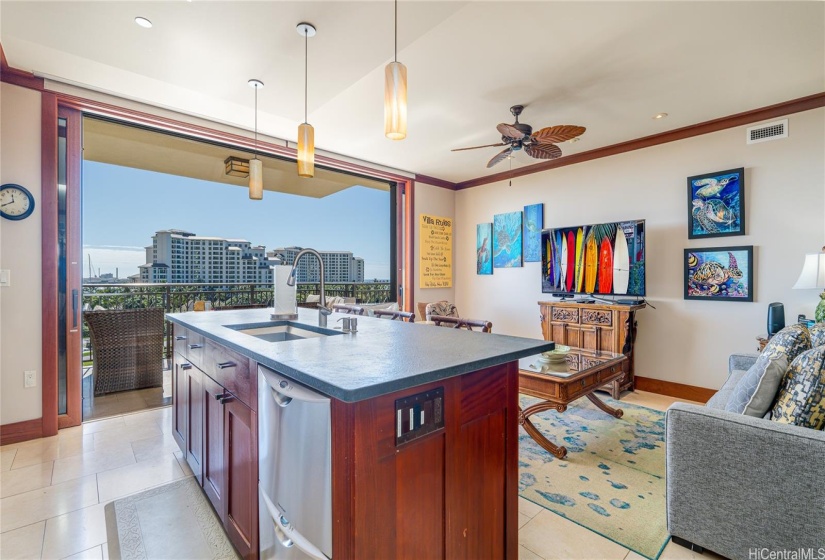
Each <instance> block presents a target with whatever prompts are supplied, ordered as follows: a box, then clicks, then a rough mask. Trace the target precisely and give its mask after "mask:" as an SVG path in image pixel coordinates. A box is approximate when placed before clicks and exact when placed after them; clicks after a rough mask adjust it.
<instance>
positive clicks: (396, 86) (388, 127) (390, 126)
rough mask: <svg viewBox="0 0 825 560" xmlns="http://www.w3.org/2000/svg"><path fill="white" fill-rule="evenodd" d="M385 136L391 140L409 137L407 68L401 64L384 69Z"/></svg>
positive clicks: (392, 64)
mask: <svg viewBox="0 0 825 560" xmlns="http://www.w3.org/2000/svg"><path fill="white" fill-rule="evenodd" d="M384 135H385V136H386V137H387V138H389V139H390V140H403V139H404V138H406V137H407V67H406V66H404V65H403V64H401V63H400V62H390V63H389V64H387V67H386V68H385V69H384Z"/></svg>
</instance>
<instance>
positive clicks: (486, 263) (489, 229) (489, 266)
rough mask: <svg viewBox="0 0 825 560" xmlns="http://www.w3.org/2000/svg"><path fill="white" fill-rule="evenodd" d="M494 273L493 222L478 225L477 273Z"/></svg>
mask: <svg viewBox="0 0 825 560" xmlns="http://www.w3.org/2000/svg"><path fill="white" fill-rule="evenodd" d="M492 273H493V224H490V223H488V224H478V225H476V274H492Z"/></svg>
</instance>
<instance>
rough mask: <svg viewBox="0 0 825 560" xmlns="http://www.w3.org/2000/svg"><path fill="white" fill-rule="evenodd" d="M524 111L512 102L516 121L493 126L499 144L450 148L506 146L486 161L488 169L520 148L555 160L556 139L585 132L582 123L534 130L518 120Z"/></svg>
mask: <svg viewBox="0 0 825 560" xmlns="http://www.w3.org/2000/svg"><path fill="white" fill-rule="evenodd" d="M523 110H524V105H513V106H512V107H510V112H511V113H512V114H513V116H514V117H515V118H516V122H514V123H513V124H504V123H501V124H499V125H498V126H497V127H496V129H497V130H498V131H499V132H500V133H501V143H499V144H487V145H485V146H473V147H471V148H456V149H454V150H451V151H453V152H461V151H464V150H476V149H478V148H492V147H493V146H507V147H506V148H504V149H503V150H502V151H500V152H499V153H497V154H496V155H495V156H493V159H491V160H490V161H489V162H487V168H488V169H489V168H490V167H493V166H494V165H495V164H497V163H499V162H500V161H504V160H505V159H507V158H508V157H509V156H510V155H511V154H512V153H513V152H514V151H516V150H521V149H524V152H525V153H526V154H527V155H528V156H530V157H534V158H536V159H556V158H557V157H561V148H559V147H558V146H556V144H557V143H558V142H566V141H567V140H572V139H573V138H577V137H579V136H581V135H582V134H584V131H585V130H586V129H585V128H584V127H583V126H576V125H572V124H560V125H557V126H548V127H547V128H542V129H541V130H539V131H538V132H533V127H532V126H530V125H529V124H524V123H520V122H518V117H519V115H520V114H521V112H522V111H523Z"/></svg>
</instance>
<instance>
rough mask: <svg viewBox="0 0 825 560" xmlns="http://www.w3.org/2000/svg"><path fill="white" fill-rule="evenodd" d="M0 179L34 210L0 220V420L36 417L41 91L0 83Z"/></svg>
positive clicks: (38, 392) (39, 372)
mask: <svg viewBox="0 0 825 560" xmlns="http://www.w3.org/2000/svg"><path fill="white" fill-rule="evenodd" d="M0 122H2V126H0V183H2V184H5V183H16V184H19V185H22V186H24V187H25V188H26V189H28V190H29V191H30V192H31V193H32V194H33V195H34V204H35V207H34V213H33V214H32V215H31V216H29V217H28V218H26V219H25V220H22V221H9V220H5V219H0V269H8V270H11V286H9V287H2V288H0V424H9V423H12V422H21V421H23V420H31V419H35V418H40V416H41V409H42V402H41V399H42V397H41V390H40V388H41V387H42V386H43V378H42V367H41V361H42V360H41V348H42V347H41V324H42V323H41V305H40V302H41V285H42V282H41V276H40V256H41V249H40V239H41V236H40V216H41V214H40V210H41V197H40V93H39V92H37V91H34V90H30V89H25V88H21V87H17V86H13V85H10V84H5V83H2V84H0ZM26 370H36V371H37V387H35V388H29V389H26V388H24V387H23V372H24V371H26Z"/></svg>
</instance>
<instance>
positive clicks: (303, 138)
mask: <svg viewBox="0 0 825 560" xmlns="http://www.w3.org/2000/svg"><path fill="white" fill-rule="evenodd" d="M298 176H299V177H314V176H315V129H314V128H312V125H311V124H309V123H304V124H302V125H299V126H298Z"/></svg>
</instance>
